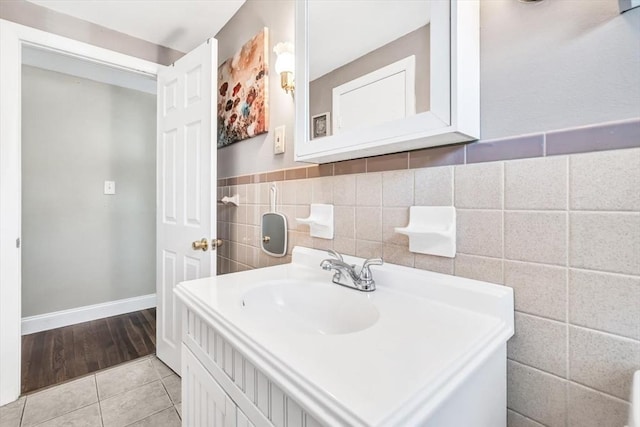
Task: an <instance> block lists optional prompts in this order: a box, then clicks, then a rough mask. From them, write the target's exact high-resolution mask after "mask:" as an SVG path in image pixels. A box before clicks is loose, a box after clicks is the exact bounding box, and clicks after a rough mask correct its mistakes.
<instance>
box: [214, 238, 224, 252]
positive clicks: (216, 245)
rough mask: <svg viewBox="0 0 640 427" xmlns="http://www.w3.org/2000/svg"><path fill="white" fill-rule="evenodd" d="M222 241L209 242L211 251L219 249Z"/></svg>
mask: <svg viewBox="0 0 640 427" xmlns="http://www.w3.org/2000/svg"><path fill="white" fill-rule="evenodd" d="M222 243H223V242H222V239H212V240H211V250H212V251H215V250H216V248H219V247H220V246H222Z"/></svg>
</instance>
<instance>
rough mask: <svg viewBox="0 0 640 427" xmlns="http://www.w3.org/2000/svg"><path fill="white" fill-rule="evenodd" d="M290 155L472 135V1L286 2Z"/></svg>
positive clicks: (336, 156)
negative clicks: (292, 115)
mask: <svg viewBox="0 0 640 427" xmlns="http://www.w3.org/2000/svg"><path fill="white" fill-rule="evenodd" d="M295 78H296V94H295V103H296V107H295V108H296V141H295V160H296V161H302V162H311V163H326V162H331V161H339V160H347V159H353V158H359V157H367V156H373V155H379V154H386V153H393V152H399V151H407V150H413V149H417V148H425V147H433V146H438V145H447V144H453V143H458V142H465V141H471V140H475V139H478V137H479V133H480V130H479V127H480V125H479V115H480V114H479V102H480V101H479V2H478V1H476V0H466V1H456V0H344V1H326V0H301V1H296V76H295Z"/></svg>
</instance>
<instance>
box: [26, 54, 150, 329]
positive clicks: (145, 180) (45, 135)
mask: <svg viewBox="0 0 640 427" xmlns="http://www.w3.org/2000/svg"><path fill="white" fill-rule="evenodd" d="M22 74H23V82H22V102H23V104H22V152H23V158H22V168H23V169H22V174H23V176H22V200H23V201H22V221H23V223H22V230H23V233H22V236H23V247H22V275H23V276H22V277H23V282H22V292H23V297H22V304H23V306H22V315H23V316H33V315H37V314H43V313H49V312H53V311H58V310H64V309H69V308H74V307H81V306H85V305H89V304H97V303H102V302H107V301H113V300H118V299H122V298H130V297H135V296H139V295H146V294H151V293H154V292H155V242H156V239H155V235H156V234H155V166H156V165H155V159H156V152H155V145H156V98H155V96H153V95H149V94H146V93H142V92H137V91H133V90H130V89H124V88H120V87H116V86H111V85H106V84H102V83H97V82H93V81H90V80H85V79H81V78H78V77H71V76H68V75H65V74H60V73H55V72H52V71H45V70H42V69H39V68H33V67H28V66H24V67H23V73H22ZM105 180H113V181H116V195H114V196H106V195H103V184H104V181H105Z"/></svg>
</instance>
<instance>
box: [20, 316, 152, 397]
mask: <svg viewBox="0 0 640 427" xmlns="http://www.w3.org/2000/svg"><path fill="white" fill-rule="evenodd" d="M155 351H156V310H155V308H152V309H148V310H142V311H136V312H133V313H128V314H122V315H120V316H113V317H107V318H105V319H99V320H94V321H91V322H86V323H79V324H77V325H71V326H65V327H63V328H58V329H52V330H49V331H43V332H37V333H35V334H30V335H24V336H23V337H22V393H27V392H31V391H34V390H37V389H40V388H43V387H47V386H50V385H53V384H59V383H62V382H64V381H68V380H70V379H72V378H76V377H80V376H82V375H86V374H89V373H91V372H95V371H98V370H100V369H104V368H108V367H110V366H114V365H117V364H120V363H123V362H126V361H129V360H133V359H136V358H138V357H142V356H146V355H148V354H152V353H155Z"/></svg>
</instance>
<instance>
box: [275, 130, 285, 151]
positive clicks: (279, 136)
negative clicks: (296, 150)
mask: <svg viewBox="0 0 640 427" xmlns="http://www.w3.org/2000/svg"><path fill="white" fill-rule="evenodd" d="M285 130H286V126H285V125H282V126H278V127H277V128H276V131H275V136H274V138H273V154H282V153H284V133H285Z"/></svg>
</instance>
